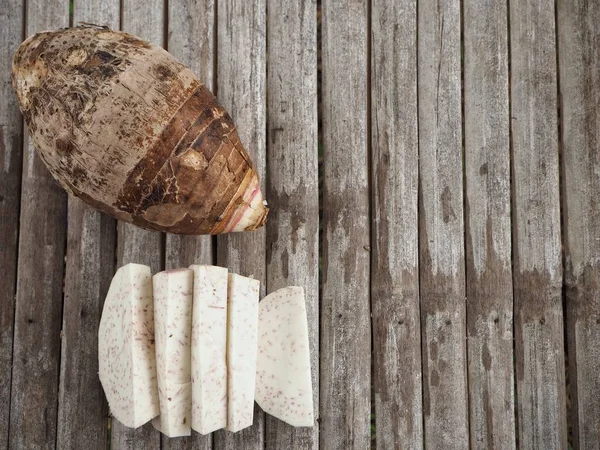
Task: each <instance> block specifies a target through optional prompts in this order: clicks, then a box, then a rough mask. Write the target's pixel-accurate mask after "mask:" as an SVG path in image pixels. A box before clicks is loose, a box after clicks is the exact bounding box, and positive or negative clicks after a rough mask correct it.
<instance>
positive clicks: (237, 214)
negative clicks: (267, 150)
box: [221, 172, 269, 233]
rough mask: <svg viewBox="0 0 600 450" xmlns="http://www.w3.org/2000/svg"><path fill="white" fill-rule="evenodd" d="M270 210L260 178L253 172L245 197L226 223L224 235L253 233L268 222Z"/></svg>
mask: <svg viewBox="0 0 600 450" xmlns="http://www.w3.org/2000/svg"><path fill="white" fill-rule="evenodd" d="M268 214H269V208H267V202H266V201H265V200H264V198H263V194H262V192H261V190H260V184H259V181H258V176H257V175H256V173H254V172H253V175H252V178H251V179H250V182H249V183H248V185H247V186H246V188H245V190H244V193H243V196H242V198H241V200H240V201H238V202H237V206H235V209H234V211H233V213H232V214H231V215H230V217H229V220H228V221H227V222H226V223H225V225H224V228H223V231H221V232H222V233H229V232H236V231H253V230H256V229H258V228H260V227H262V226H263V225H264V224H265V222H266V221H267V215H268Z"/></svg>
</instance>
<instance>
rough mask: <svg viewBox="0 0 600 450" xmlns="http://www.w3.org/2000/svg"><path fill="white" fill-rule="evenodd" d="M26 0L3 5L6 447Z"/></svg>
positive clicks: (0, 138)
mask: <svg viewBox="0 0 600 450" xmlns="http://www.w3.org/2000/svg"><path fill="white" fill-rule="evenodd" d="M23 13H24V11H23V0H10V1H8V2H3V7H2V8H1V9H0V30H2V32H1V33H0V98H1V99H2V101H0V280H2V282H1V283H0V448H1V449H5V448H7V447H8V427H9V417H10V389H11V372H12V356H13V320H14V315H15V294H16V284H17V248H18V237H19V225H18V224H19V203H20V198H21V196H20V193H21V163H22V160H23V156H22V155H23V151H22V149H23V120H22V118H21V114H20V112H19V107H18V105H17V98H16V96H15V94H14V93H13V89H12V85H11V80H10V67H11V63H12V56H13V54H14V53H15V51H16V50H17V47H18V46H19V44H20V43H21V40H22V39H23V35H24V32H25V17H24V14H23Z"/></svg>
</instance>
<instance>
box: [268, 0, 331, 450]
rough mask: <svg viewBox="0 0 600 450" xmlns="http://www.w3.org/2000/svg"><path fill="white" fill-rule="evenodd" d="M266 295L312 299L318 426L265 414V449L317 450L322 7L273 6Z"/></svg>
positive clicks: (286, 1) (272, 0) (273, 2)
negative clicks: (300, 292)
mask: <svg viewBox="0 0 600 450" xmlns="http://www.w3.org/2000/svg"><path fill="white" fill-rule="evenodd" d="M267 11H268V17H267V21H268V24H269V27H268V30H267V42H268V48H267V54H268V55H269V61H268V66H267V73H268V74H269V76H268V80H267V89H268V92H269V96H268V98H269V102H268V111H269V123H268V130H267V133H268V158H267V159H268V162H269V168H268V171H269V186H268V199H269V203H270V207H271V212H270V215H269V220H268V222H267V288H268V292H273V291H275V290H276V289H279V288H282V287H285V286H291V285H295V286H302V287H303V288H304V290H305V294H306V309H307V316H308V325H309V342H310V354H311V366H312V385H313V406H314V408H315V412H317V414H315V426H314V427H312V428H294V427H291V426H289V425H287V424H285V423H284V422H282V421H280V420H278V419H276V418H274V417H272V416H269V415H267V416H266V431H265V433H266V436H265V447H266V448H267V449H272V450H279V449H285V448H288V449H291V448H293V449H298V450H302V449H307V450H308V449H315V450H316V449H318V448H319V434H318V422H317V420H318V411H319V180H318V148H317V123H318V118H317V21H316V2H315V1H314V0H308V1H306V2H296V1H291V0H269V1H268V4H267Z"/></svg>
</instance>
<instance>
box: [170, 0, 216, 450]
mask: <svg viewBox="0 0 600 450" xmlns="http://www.w3.org/2000/svg"><path fill="white" fill-rule="evenodd" d="M167 27H168V34H167V36H168V41H167V49H168V50H169V53H171V54H172V55H173V56H175V57H176V58H177V59H179V61H181V62H182V63H183V64H185V65H186V66H188V67H189V68H190V69H192V71H193V72H194V74H195V75H196V76H198V77H199V79H200V81H202V82H203V83H204V84H205V85H206V86H208V88H209V89H210V90H211V91H213V92H214V81H215V77H214V73H213V72H214V37H215V36H214V35H215V2H214V1H213V0H206V1H198V0H169V2H168V25H167ZM213 241H214V239H213V237H211V236H184V235H176V234H167V235H166V248H165V255H166V261H165V268H166V269H176V268H180V267H188V266H190V265H191V264H213V263H214V262H215V261H213ZM211 448H212V435H207V436H202V435H201V434H198V433H196V432H194V431H192V436H190V437H185V438H178V439H169V438H167V437H166V436H162V450H192V449H194V450H209V449H211Z"/></svg>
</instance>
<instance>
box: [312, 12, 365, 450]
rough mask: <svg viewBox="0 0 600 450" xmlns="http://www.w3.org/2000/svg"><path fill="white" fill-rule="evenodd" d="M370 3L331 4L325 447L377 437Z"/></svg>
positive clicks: (326, 49)
mask: <svg viewBox="0 0 600 450" xmlns="http://www.w3.org/2000/svg"><path fill="white" fill-rule="evenodd" d="M367 24H368V16H367V3H366V2H363V1H359V0H352V1H348V2H326V3H325V4H324V5H323V38H322V46H323V81H322V83H323V84H322V89H323V118H322V119H323V141H324V150H323V177H324V192H323V204H324V205H325V207H324V208H323V215H324V218H323V220H324V224H323V268H322V271H323V280H322V298H321V355H320V357H321V388H320V398H321V400H320V409H321V411H320V416H321V427H320V447H321V448H324V449H334V448H335V449H338V448H339V449H342V448H343V449H347V450H350V449H361V450H363V449H366V448H368V447H369V445H370V441H371V432H370V419H371V327H370V306H369V270H370V265H369V259H370V254H369V245H370V236H369V188H368V186H369V173H368V172H369V171H368V150H367V149H368V135H367V132H368V130H367V123H368V112H367V103H368V94H367V93H368V91H369V86H368V83H367V79H368V76H367V73H368V67H369V62H368V53H367V38H368V35H367Z"/></svg>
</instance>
